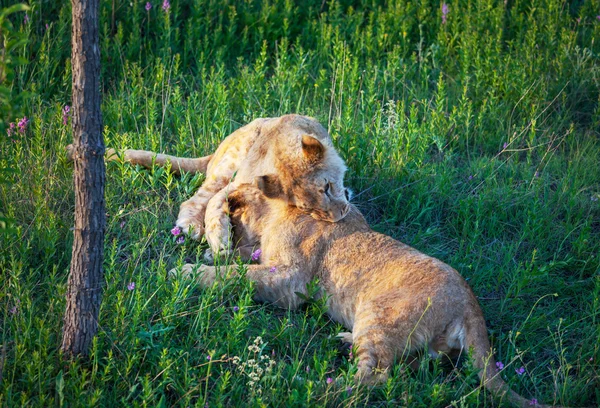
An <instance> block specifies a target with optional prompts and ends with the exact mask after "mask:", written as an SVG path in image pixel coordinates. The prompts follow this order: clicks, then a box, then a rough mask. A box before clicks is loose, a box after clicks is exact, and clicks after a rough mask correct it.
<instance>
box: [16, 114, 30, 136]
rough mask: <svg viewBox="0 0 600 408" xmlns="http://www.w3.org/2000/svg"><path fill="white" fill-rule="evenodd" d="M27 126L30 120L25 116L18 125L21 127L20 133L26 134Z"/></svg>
mask: <svg viewBox="0 0 600 408" xmlns="http://www.w3.org/2000/svg"><path fill="white" fill-rule="evenodd" d="M27 125H29V119H27V116H23V119H21V120H20V121H19V123H17V126H18V127H19V133H25V131H26V130H27Z"/></svg>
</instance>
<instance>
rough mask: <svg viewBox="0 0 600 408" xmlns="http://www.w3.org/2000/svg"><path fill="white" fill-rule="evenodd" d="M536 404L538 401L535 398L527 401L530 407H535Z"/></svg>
mask: <svg viewBox="0 0 600 408" xmlns="http://www.w3.org/2000/svg"><path fill="white" fill-rule="evenodd" d="M537 404H538V400H537V399H535V398H532V399H531V401H529V405H531V406H536V405H537Z"/></svg>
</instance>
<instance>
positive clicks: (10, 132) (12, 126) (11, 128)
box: [6, 123, 17, 137]
mask: <svg viewBox="0 0 600 408" xmlns="http://www.w3.org/2000/svg"><path fill="white" fill-rule="evenodd" d="M16 127H17V125H15V124H14V123H11V124H10V125H8V129H6V134H8V136H9V137H10V136H12V135H14V134H15V128H16Z"/></svg>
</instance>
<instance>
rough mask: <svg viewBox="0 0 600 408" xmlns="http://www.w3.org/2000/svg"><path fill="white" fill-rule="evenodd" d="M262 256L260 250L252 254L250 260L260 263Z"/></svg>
mask: <svg viewBox="0 0 600 408" xmlns="http://www.w3.org/2000/svg"><path fill="white" fill-rule="evenodd" d="M261 254H262V249H260V248H258V249H257V250H256V251H254V252H252V255H251V256H250V259H252V260H253V261H255V262H256V261H258V260H259V259H260V255H261Z"/></svg>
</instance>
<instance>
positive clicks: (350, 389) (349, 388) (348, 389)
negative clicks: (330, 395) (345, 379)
mask: <svg viewBox="0 0 600 408" xmlns="http://www.w3.org/2000/svg"><path fill="white" fill-rule="evenodd" d="M346 393H347V394H348V395H350V394H352V387H348V388H346Z"/></svg>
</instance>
